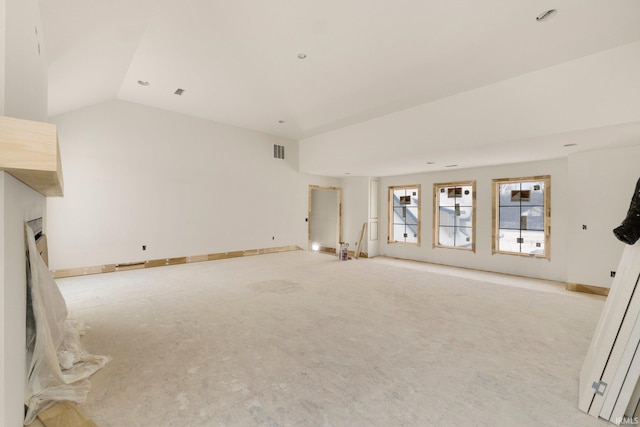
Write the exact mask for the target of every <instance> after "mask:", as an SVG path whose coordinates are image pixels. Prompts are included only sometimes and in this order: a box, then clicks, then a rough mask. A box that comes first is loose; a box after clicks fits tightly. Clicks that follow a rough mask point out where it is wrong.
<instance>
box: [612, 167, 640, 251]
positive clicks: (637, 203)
mask: <svg viewBox="0 0 640 427" xmlns="http://www.w3.org/2000/svg"><path fill="white" fill-rule="evenodd" d="M613 234H614V235H615V236H616V237H617V238H618V240H620V241H621V242H624V243H626V244H627V245H633V244H634V243H636V242H637V241H638V239H640V179H638V182H636V188H635V190H634V191H633V197H632V198H631V205H630V206H629V211H628V212H627V217H626V218H625V219H624V221H622V224H620V226H619V227H616V228H614V229H613Z"/></svg>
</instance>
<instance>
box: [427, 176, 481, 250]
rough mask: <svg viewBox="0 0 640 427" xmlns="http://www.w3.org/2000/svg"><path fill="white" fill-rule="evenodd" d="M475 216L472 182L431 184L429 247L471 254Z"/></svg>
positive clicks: (474, 195)
mask: <svg viewBox="0 0 640 427" xmlns="http://www.w3.org/2000/svg"><path fill="white" fill-rule="evenodd" d="M475 212H476V182H475V181H465V182H453V183H442V184H434V185H433V247H438V248H456V249H466V250H470V251H474V252H475V250H476V246H475V240H476V239H475Z"/></svg>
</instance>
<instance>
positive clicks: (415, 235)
mask: <svg viewBox="0 0 640 427" xmlns="http://www.w3.org/2000/svg"><path fill="white" fill-rule="evenodd" d="M388 241H389V243H411V244H415V245H418V246H420V185H406V186H401V187H389V240H388Z"/></svg>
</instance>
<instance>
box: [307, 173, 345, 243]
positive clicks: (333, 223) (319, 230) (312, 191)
mask: <svg viewBox="0 0 640 427" xmlns="http://www.w3.org/2000/svg"><path fill="white" fill-rule="evenodd" d="M341 241H342V189H341V188H340V187H322V186H318V185H310V186H309V250H310V251H314V252H325V253H334V254H335V253H336V252H337V250H338V247H339V242H341Z"/></svg>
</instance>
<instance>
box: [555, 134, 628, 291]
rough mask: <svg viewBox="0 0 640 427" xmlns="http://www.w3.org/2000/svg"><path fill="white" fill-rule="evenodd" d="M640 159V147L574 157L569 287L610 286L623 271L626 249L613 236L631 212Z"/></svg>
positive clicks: (570, 196)
mask: <svg viewBox="0 0 640 427" xmlns="http://www.w3.org/2000/svg"><path fill="white" fill-rule="evenodd" d="M639 142H640V141H639ZM639 159H640V146H636V147H625V148H616V149H610V150H597V151H588V152H584V153H578V154H574V155H571V156H569V189H570V191H569V192H568V193H567V197H568V199H569V230H568V232H569V236H568V237H569V255H570V256H569V258H568V264H567V268H568V272H567V275H568V277H567V280H568V281H569V282H570V283H579V284H585V285H595V286H602V287H609V286H611V283H612V281H613V279H612V278H611V276H610V272H611V271H615V270H616V269H617V268H618V263H619V261H620V257H621V256H622V251H623V249H624V246H625V244H624V243H622V242H620V241H619V240H617V239H616V238H615V236H614V235H613V233H612V230H613V229H614V228H615V227H617V226H618V225H620V223H621V222H622V220H623V219H624V218H625V216H626V214H627V210H628V209H629V203H630V202H631V196H632V195H633V191H634V188H635V185H636V182H637V181H638V179H639V178H640V166H639V164H638V161H639ZM583 225H585V226H586V227H587V228H586V230H584V229H583V228H582V226H583Z"/></svg>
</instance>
